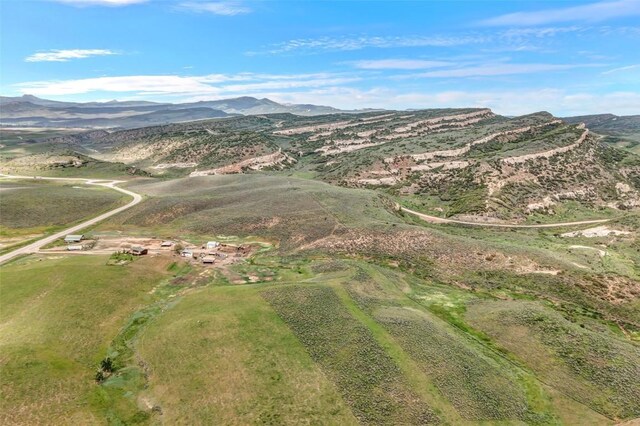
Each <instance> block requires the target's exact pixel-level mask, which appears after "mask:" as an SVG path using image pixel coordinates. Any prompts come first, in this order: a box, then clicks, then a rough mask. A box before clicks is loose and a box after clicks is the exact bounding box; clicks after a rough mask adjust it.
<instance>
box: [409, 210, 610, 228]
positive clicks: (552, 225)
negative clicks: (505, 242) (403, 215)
mask: <svg viewBox="0 0 640 426" xmlns="http://www.w3.org/2000/svg"><path fill="white" fill-rule="evenodd" d="M398 207H399V208H400V210H402V211H405V212H407V213H411V214H413V215H416V216H418V217H419V218H420V219H422V220H424V221H425V222H429V223H453V224H458V225H472V226H490V227H496V228H561V227H563V226H577V225H590V224H594V223H605V222H609V221H610V220H611V219H595V220H581V221H578V222H560V223H543V224H538V225H516V224H513V225H512V224H508V223H489V222H486V223H482V222H465V221H464V220H455V219H445V218H442V217H438V216H430V215H428V214H424V213H420V212H417V211H414V210H410V209H408V208H406V207H401V206H398Z"/></svg>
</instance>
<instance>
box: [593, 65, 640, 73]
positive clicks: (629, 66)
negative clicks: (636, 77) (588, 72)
mask: <svg viewBox="0 0 640 426" xmlns="http://www.w3.org/2000/svg"><path fill="white" fill-rule="evenodd" d="M636 68H640V64H635V65H627V66H626V67H619V68H614V69H611V70H607V71H604V72H603V73H602V74H613V73H615V72H620V71H629V70H633V69H636Z"/></svg>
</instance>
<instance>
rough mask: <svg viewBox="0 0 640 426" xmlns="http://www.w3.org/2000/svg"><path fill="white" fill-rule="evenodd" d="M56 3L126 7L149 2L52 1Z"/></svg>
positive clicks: (135, 0) (106, 0)
mask: <svg viewBox="0 0 640 426" xmlns="http://www.w3.org/2000/svg"><path fill="white" fill-rule="evenodd" d="M54 1H55V2H57V3H65V4H70V5H73V6H114V7H117V6H128V5H131V4H137V3H146V2H147V1H149V0H54Z"/></svg>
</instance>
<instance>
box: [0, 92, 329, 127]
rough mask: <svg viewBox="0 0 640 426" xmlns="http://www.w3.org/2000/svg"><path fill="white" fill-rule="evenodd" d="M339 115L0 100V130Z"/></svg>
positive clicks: (257, 103)
mask: <svg viewBox="0 0 640 426" xmlns="http://www.w3.org/2000/svg"><path fill="white" fill-rule="evenodd" d="M336 112H340V110H338V109H336V108H332V107H328V106H319V105H308V104H280V103H278V102H274V101H272V100H270V99H267V98H263V99H257V98H253V97H249V96H243V97H239V98H232V99H221V100H215V101H200V102H190V103H182V104H171V103H156V102H146V101H123V102H120V101H109V102H85V103H79V102H59V101H52V100H48V99H41V98H38V97H36V96H32V95H23V96H20V97H7V96H1V97H0V125H3V126H28V127H61V128H91V129H95V128H136V127H143V126H151V125H159V124H171V123H179V122H186V121H194V120H203V119H209V118H222V117H229V116H234V115H261V114H276V113H291V114H295V115H302V116H312V115H322V114H331V113H336Z"/></svg>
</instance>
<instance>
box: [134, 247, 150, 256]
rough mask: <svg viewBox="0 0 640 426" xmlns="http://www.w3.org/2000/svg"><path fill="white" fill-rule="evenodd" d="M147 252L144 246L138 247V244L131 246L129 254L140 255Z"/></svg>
mask: <svg viewBox="0 0 640 426" xmlns="http://www.w3.org/2000/svg"><path fill="white" fill-rule="evenodd" d="M148 252H149V251H148V250H147V249H146V248H144V247H140V246H134V247H131V254H132V255H134V256H142V255H143V254H147V253H148Z"/></svg>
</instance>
